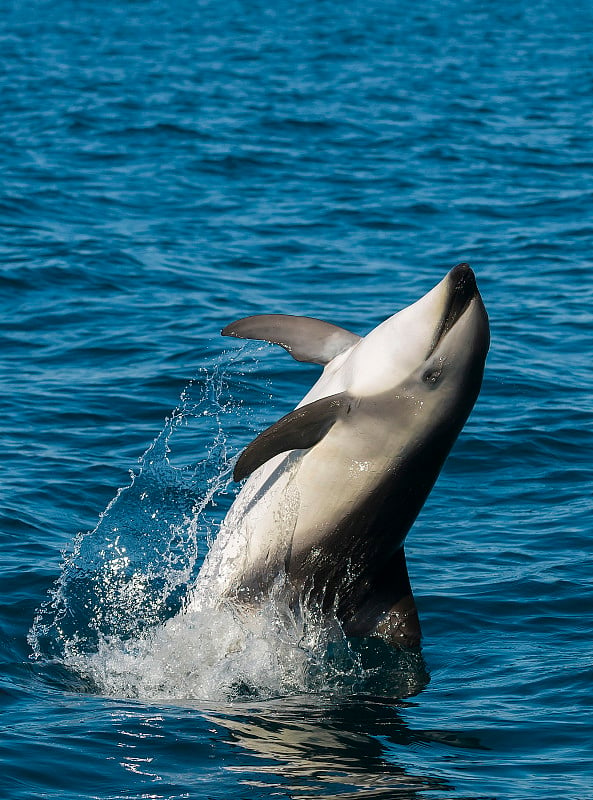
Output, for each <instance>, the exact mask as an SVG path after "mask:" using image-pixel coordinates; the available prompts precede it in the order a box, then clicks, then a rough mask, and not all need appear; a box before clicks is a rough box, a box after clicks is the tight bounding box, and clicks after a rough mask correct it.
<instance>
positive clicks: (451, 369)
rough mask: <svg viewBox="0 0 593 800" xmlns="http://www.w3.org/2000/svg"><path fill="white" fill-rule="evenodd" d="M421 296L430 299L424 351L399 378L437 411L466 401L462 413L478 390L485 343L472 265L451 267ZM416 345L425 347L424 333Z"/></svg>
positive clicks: (486, 330)
mask: <svg viewBox="0 0 593 800" xmlns="http://www.w3.org/2000/svg"><path fill="white" fill-rule="evenodd" d="M424 301H429V302H430V306H429V308H431V309H432V310H433V313H434V316H433V317H432V324H433V333H432V337H431V338H430V344H429V346H428V349H427V350H426V352H425V355H424V357H423V358H421V359H420V362H419V363H418V365H417V367H416V369H415V370H414V371H413V372H412V373H411V374H410V375H409V376H408V378H407V379H405V380H404V384H409V386H408V389H409V390H410V391H411V392H415V393H416V394H418V395H419V396H422V397H423V398H424V401H425V403H427V404H428V406H429V408H431V407H433V406H434V407H435V408H434V409H432V410H433V413H437V414H438V406H439V405H440V406H442V407H444V411H445V413H447V414H450V413H451V406H452V405H455V404H457V405H460V406H462V407H467V410H465V409H463V410H462V413H463V416H464V418H465V417H466V416H467V414H469V411H471V408H472V407H473V404H474V403H475V401H476V398H477V396H478V392H479V391H480V386H481V384H482V375H483V372H484V362H485V360H486V354H487V353H488V347H489V345H490V328H489V325H488V315H487V314H486V309H485V308H484V303H483V302H482V298H481V296H480V293H479V291H478V287H477V284H476V278H475V275H474V273H473V271H472V269H471V268H470V267H469V266H468V265H467V264H459V265H458V266H456V267H454V268H453V269H452V270H451V271H450V272H449V273H448V275H447V276H446V277H445V278H444V280H442V281H441V283H439V284H438V285H437V286H435V288H434V289H433V290H432V291H431V292H429V293H428V294H427V295H425V296H424V297H423V298H422V299H421V300H420V301H419V303H420V304H422V303H423V302H424ZM415 306H418V304H417V303H416V304H414V306H411V307H410V308H412V309H413V308H414V307H415ZM421 308H422V306H419V309H421ZM406 310H408V309H406ZM425 311H426V309H425ZM429 316H430V314H429ZM435 323H436V324H435ZM420 338H422V337H420ZM416 346H419V347H422V346H424V347H425V346H426V339H424V341H423V342H418V343H417V345H416ZM439 415H440V414H439Z"/></svg>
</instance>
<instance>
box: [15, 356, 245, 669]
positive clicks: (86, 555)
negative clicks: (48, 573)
mask: <svg viewBox="0 0 593 800" xmlns="http://www.w3.org/2000/svg"><path fill="white" fill-rule="evenodd" d="M238 410H239V406H238V405H237V404H236V403H235V402H234V401H232V400H231V399H230V398H229V392H228V384H227V381H226V378H225V375H224V373H222V372H221V370H220V369H219V368H216V367H215V369H214V370H213V371H212V372H211V373H205V372H204V374H203V375H202V379H201V380H197V381H195V382H192V383H190V384H189V385H188V387H186V389H185V390H184V392H183V393H182V395H181V398H180V404H179V406H178V407H177V408H176V409H175V410H174V412H173V414H172V415H171V417H170V419H168V420H166V422H165V426H164V428H163V430H162V431H161V433H160V434H159V435H158V436H157V438H156V439H155V440H154V442H153V443H152V444H151V445H150V447H149V448H148V449H147V451H146V452H145V453H144V455H143V456H142V458H141V459H140V468H139V470H138V471H137V472H135V473H134V472H132V473H131V483H130V484H129V485H128V486H126V487H124V488H121V489H119V491H118V492H117V494H116V496H115V497H114V499H113V500H112V501H111V502H110V503H109V505H108V506H107V508H106V509H105V511H104V512H103V513H102V514H101V516H100V518H99V522H98V524H97V526H96V527H95V529H94V530H92V531H90V532H86V533H80V534H78V536H77V537H76V539H75V541H74V544H73V548H72V551H71V553H70V554H69V555H66V556H65V557H64V563H63V565H62V570H61V574H60V576H59V578H58V579H57V581H56V583H55V584H54V586H53V587H52V589H51V590H50V593H49V595H50V596H49V599H48V600H47V601H46V602H45V603H44V604H43V605H42V606H41V608H40V609H39V611H38V613H37V615H36V618H35V620H34V623H33V627H32V629H31V631H30V634H29V643H30V645H31V647H32V650H33V655H34V657H36V658H48V657H49V658H57V659H63V658H66V657H69V658H71V657H78V656H81V655H85V654H87V653H89V652H92V651H93V650H95V649H97V648H98V647H99V644H100V642H102V641H104V640H105V639H107V638H110V637H113V636H117V637H118V638H119V639H121V640H122V641H125V640H127V639H130V638H133V637H135V636H138V635H140V634H142V633H144V632H146V631H147V630H149V629H151V628H153V627H154V626H155V625H158V624H160V623H162V622H163V621H164V620H165V619H166V618H167V617H170V616H171V615H172V614H174V613H175V612H176V611H177V610H178V609H179V608H180V607H181V603H182V601H183V598H184V596H185V593H186V591H187V587H188V585H190V584H191V583H192V582H193V581H194V580H195V577H196V574H197V571H198V569H199V565H200V559H201V558H203V555H204V552H201V554H200V552H199V551H200V550H204V551H205V549H206V540H207V539H209V538H210V537H211V536H212V529H213V527H214V526H215V524H216V516H217V515H216V511H215V509H214V507H213V498H214V497H215V495H220V494H221V493H225V492H226V491H227V489H228V486H229V483H230V480H231V469H232V465H231V463H230V461H229V456H228V453H227V446H226V436H225V435H224V431H223V422H222V420H223V418H224V416H225V415H229V414H236V413H237V411H238ZM200 423H206V424H207V425H208V427H209V428H210V430H211V433H210V436H209V439H208V441H209V442H210V444H209V446H208V447H207V449H206V453H205V455H204V457H203V458H202V459H201V460H200V461H198V462H197V463H195V464H191V465H188V466H185V467H182V468H179V467H176V466H174V465H173V464H172V463H171V461H170V458H169V455H170V452H171V443H172V440H173V438H175V437H177V436H180V435H182V434H183V429H184V428H191V431H192V432H193V435H194V436H195V435H196V432H195V428H196V427H197V426H198V424H200ZM212 428H214V430H212ZM202 544H203V545H204V546H203V547H199V545H202Z"/></svg>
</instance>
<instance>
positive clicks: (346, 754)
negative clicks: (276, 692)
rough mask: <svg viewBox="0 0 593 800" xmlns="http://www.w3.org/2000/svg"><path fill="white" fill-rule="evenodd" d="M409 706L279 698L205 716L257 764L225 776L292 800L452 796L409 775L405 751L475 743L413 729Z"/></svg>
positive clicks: (432, 779) (438, 782)
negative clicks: (407, 719) (235, 776)
mask: <svg viewBox="0 0 593 800" xmlns="http://www.w3.org/2000/svg"><path fill="white" fill-rule="evenodd" d="M409 705H410V703H408V702H404V701H398V700H394V699H389V698H385V697H374V696H362V697H361V696H358V697H355V698H350V699H341V700H335V699H331V698H329V699H328V698H321V697H318V698H314V697H312V696H311V695H308V696H304V697H300V698H295V697H293V698H282V699H280V700H275V701H267V702H265V703H261V704H259V705H249V706H240V705H238V706H235V707H233V710H232V713H229V711H228V708H227V709H226V710H225V711H222V710H220V711H214V712H209V713H208V718H209V719H211V720H212V721H213V722H216V723H217V724H218V725H222V726H224V727H225V728H226V729H228V731H229V732H230V740H231V741H232V742H233V743H236V744H238V745H240V746H241V747H242V748H243V749H244V750H245V751H246V752H248V753H249V754H250V755H252V756H255V757H256V758H255V759H250V760H249V763H246V762H245V761H244V759H243V758H241V759H240V760H239V761H237V763H236V764H233V765H232V766H229V767H228V769H230V770H233V771H236V772H237V773H239V774H240V775H241V776H242V777H241V782H242V783H245V784H247V785H250V786H257V787H260V788H267V789H268V790H272V793H273V794H278V793H279V794H280V796H284V793H286V794H287V796H289V797H290V798H293V800H298V799H299V798H309V797H317V798H320V799H321V800H329V799H330V798H338V797H339V798H341V799H342V800H348V798H359V800H362V799H363V798H409V799H410V800H411V799H412V798H419V797H421V796H423V795H424V793H425V792H427V791H430V792H431V793H432V792H443V793H449V792H450V791H453V787H451V786H450V784H449V783H448V782H446V781H444V780H443V779H441V778H439V777H437V776H435V775H432V774H430V772H429V771H427V773H425V774H411V773H410V772H408V770H407V769H406V768H405V767H404V766H402V764H401V763H398V762H399V759H398V750H399V749H400V748H402V753H401V761H402V762H404V763H405V761H406V755H405V751H406V750H407V749H408V748H410V747H414V746H417V745H422V744H430V743H439V744H443V745H446V746H450V747H462V748H471V749H476V748H480V744H479V742H478V741H477V740H475V739H473V738H471V737H463V736H460V735H458V734H456V733H455V732H452V731H427V730H414V729H412V728H410V727H409V726H408V724H407V723H406V722H405V720H404V719H403V717H402V715H401V712H400V711H399V710H398V707H399V708H402V707H405V706H409Z"/></svg>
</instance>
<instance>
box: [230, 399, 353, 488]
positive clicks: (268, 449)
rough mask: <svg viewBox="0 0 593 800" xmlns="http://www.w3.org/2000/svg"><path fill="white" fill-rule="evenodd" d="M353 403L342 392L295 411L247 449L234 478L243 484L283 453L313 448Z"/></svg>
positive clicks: (260, 435)
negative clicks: (259, 468)
mask: <svg viewBox="0 0 593 800" xmlns="http://www.w3.org/2000/svg"><path fill="white" fill-rule="evenodd" d="M351 404H352V398H351V397H350V396H349V395H348V394H346V392H340V393H339V394H332V395H331V396H330V397H322V398H321V400H315V401H314V402H313V403H309V404H308V405H305V406H301V407H300V408H295V410H294V411H291V412H290V414H287V415H286V416H285V417H282V419H279V420H278V422H275V423H274V424H273V425H271V426H270V427H269V428H266V430H265V431H263V433H260V434H259V436H257V437H256V438H255V439H254V440H253V441H252V442H251V444H250V445H248V446H247V447H246V448H245V450H243V452H242V453H241V455H240V456H239V460H238V461H237V463H236V464H235V469H234V471H233V479H234V480H235V481H242V480H243V478H247V477H249V475H251V473H252V472H254V471H255V470H256V469H257V468H258V467H261V465H262V464H265V463H266V461H269V460H270V459H271V458H272V457H273V456H277V455H278V454H279V453H286V452H287V451H288V450H305V449H307V448H309V447H313V445H315V444H317V442H319V441H321V439H323V437H324V436H325V434H326V433H327V432H328V431H329V429H330V428H331V427H332V425H334V423H335V422H336V421H337V420H338V419H339V417H341V416H342V415H345V414H347V413H348V412H349V411H350V407H351Z"/></svg>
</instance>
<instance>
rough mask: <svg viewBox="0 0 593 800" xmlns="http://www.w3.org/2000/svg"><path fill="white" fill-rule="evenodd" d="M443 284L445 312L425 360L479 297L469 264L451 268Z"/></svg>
mask: <svg viewBox="0 0 593 800" xmlns="http://www.w3.org/2000/svg"><path fill="white" fill-rule="evenodd" d="M443 284H444V288H445V290H446V292H447V295H448V297H447V301H446V304H445V311H444V313H443V316H442V317H441V320H440V322H439V324H438V325H437V328H436V330H435V334H434V338H433V340H432V343H431V346H430V351H429V353H428V356H427V358H430V356H431V355H432V354H433V353H434V351H435V350H436V348H437V347H438V346H439V343H440V342H441V341H442V339H443V338H444V337H445V336H446V335H447V333H449V331H450V330H451V328H452V327H453V326H454V325H455V323H456V322H457V321H458V320H459V319H460V318H461V317H462V316H463V313H464V312H465V310H466V309H467V307H468V306H469V304H470V303H471V301H472V300H473V299H474V297H475V296H476V295H478V296H479V292H478V286H477V283H476V276H475V275H474V271H473V269H472V268H471V267H470V265H469V264H458V265H457V266H456V267H453V269H452V270H451V271H450V272H449V274H448V275H446V276H445V278H444V280H443Z"/></svg>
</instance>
